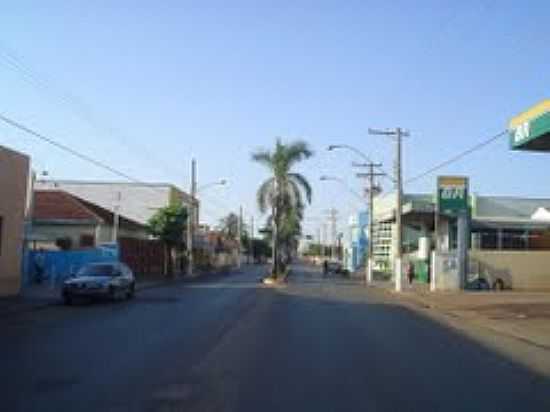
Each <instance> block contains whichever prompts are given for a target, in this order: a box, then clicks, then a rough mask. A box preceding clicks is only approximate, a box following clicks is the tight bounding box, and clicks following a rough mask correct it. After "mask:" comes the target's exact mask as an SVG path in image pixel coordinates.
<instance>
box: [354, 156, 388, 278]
mask: <svg viewBox="0 0 550 412" xmlns="http://www.w3.org/2000/svg"><path fill="white" fill-rule="evenodd" d="M359 166H363V167H367V168H368V169H369V171H368V172H367V173H357V177H362V178H366V179H367V189H366V190H367V194H368V199H369V200H368V206H369V226H368V243H367V245H368V252H367V253H368V257H367V267H366V275H367V279H366V282H367V283H371V282H372V271H373V268H374V259H373V252H374V244H373V238H374V195H375V191H376V190H378V189H377V188H378V186H376V184H375V182H374V178H375V177H376V176H385V173H377V172H375V171H374V168H378V167H381V166H382V164H381V163H372V162H368V163H365V164H362V165H359Z"/></svg>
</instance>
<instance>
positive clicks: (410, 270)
mask: <svg viewBox="0 0 550 412" xmlns="http://www.w3.org/2000/svg"><path fill="white" fill-rule="evenodd" d="M407 278H408V279H409V285H412V283H413V279H414V265H413V263H412V262H409V263H408V265H407Z"/></svg>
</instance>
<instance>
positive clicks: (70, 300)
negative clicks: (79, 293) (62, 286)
mask: <svg viewBox="0 0 550 412" xmlns="http://www.w3.org/2000/svg"><path fill="white" fill-rule="evenodd" d="M63 303H64V304H65V305H67V306H70V305H72V304H73V298H72V297H71V295H69V294H68V293H64V294H63Z"/></svg>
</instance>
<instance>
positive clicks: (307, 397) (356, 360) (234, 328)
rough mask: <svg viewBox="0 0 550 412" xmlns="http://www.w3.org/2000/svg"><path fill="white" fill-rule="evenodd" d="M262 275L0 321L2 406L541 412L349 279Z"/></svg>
mask: <svg viewBox="0 0 550 412" xmlns="http://www.w3.org/2000/svg"><path fill="white" fill-rule="evenodd" d="M262 271H263V269H261V268H252V269H246V270H244V271H243V273H241V274H228V275H225V276H223V275H222V276H217V277H213V278H210V279H208V280H205V281H200V282H194V283H191V284H190V283H186V284H179V285H173V286H171V287H162V288H156V289H150V290H147V291H143V292H141V293H140V294H139V295H138V296H137V297H136V299H135V300H133V301H131V302H123V303H117V304H109V303H103V304H93V305H79V306H76V307H63V306H61V305H59V306H55V307H51V308H48V309H45V310H41V311H37V312H33V313H27V314H21V315H18V316H15V317H11V318H8V319H6V318H2V319H1V320H0V330H1V334H0V353H1V354H2V361H1V363H0V385H1V389H2V390H1V394H2V401H1V402H2V403H1V405H2V407H1V409H2V410H6V411H41V412H45V411H56V412H58V411H180V410H181V411H222V410H223V411H225V410H231V411H345V410H350V411H466V410H467V411H518V410H521V411H548V410H550V384H549V381H548V379H547V378H545V377H543V376H539V375H536V374H535V373H534V372H531V371H529V370H527V369H525V368H523V367H521V366H519V365H518V364H514V363H513V362H512V361H511V360H509V359H507V358H504V357H502V356H500V355H497V354H496V353H494V352H492V351H490V350H489V349H487V348H485V347H483V346H481V345H480V344H478V343H476V342H474V341H472V340H470V339H468V338H466V337H464V336H462V335H460V334H458V333H457V332H454V331H453V330H450V329H447V328H445V327H443V326H441V325H439V324H438V323H435V322H433V321H431V320H429V319H428V318H425V317H422V316H421V315H418V314H417V313H415V312H412V311H410V310H408V309H406V308H404V307H402V306H397V305H393V304H391V302H386V301H384V300H383V299H382V298H379V297H376V296H375V295H372V294H370V293H369V292H367V291H365V288H364V287H362V286H361V285H360V284H358V283H355V282H352V281H344V280H341V279H322V278H321V277H320V276H319V274H318V273H317V272H315V271H312V270H311V269H308V268H305V267H297V268H296V269H295V271H294V273H295V274H294V277H293V278H292V280H291V282H290V283H289V284H288V286H287V287H284V288H278V289H275V288H266V287H263V286H261V285H260V284H259V282H258V279H259V277H260V275H261V273H262Z"/></svg>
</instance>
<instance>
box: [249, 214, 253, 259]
mask: <svg viewBox="0 0 550 412" xmlns="http://www.w3.org/2000/svg"><path fill="white" fill-rule="evenodd" d="M251 256H252V263H254V216H250V234H249V235H248V262H249V263H250V257H251Z"/></svg>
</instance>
